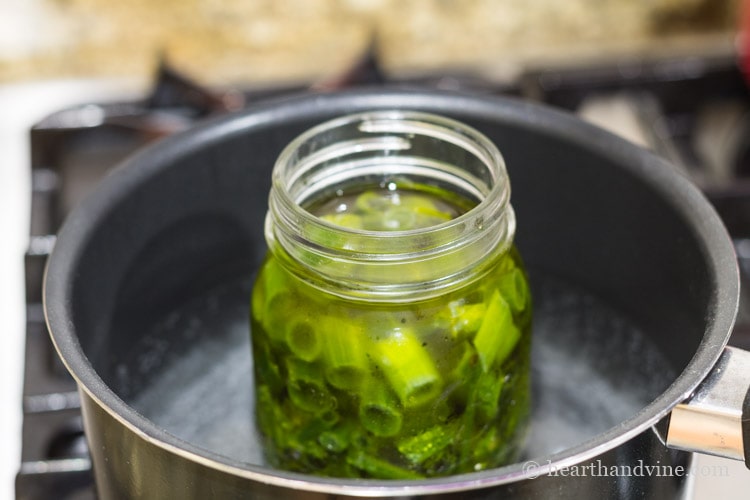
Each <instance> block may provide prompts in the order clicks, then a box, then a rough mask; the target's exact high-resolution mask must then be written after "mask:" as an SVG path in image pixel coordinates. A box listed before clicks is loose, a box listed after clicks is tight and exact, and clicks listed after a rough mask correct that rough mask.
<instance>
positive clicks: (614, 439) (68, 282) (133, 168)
mask: <svg viewBox="0 0 750 500" xmlns="http://www.w3.org/2000/svg"><path fill="white" fill-rule="evenodd" d="M386 108H399V109H414V110H423V111H429V112H430V113H436V114H447V115H448V116H452V115H455V114H458V115H470V116H472V117H475V118H480V119H481V118H484V119H487V120H500V121H503V122H512V123H513V124H514V126H519V127H527V128H534V129H535V130H540V131H542V132H543V133H545V134H548V135H551V136H554V137H557V138H563V139H565V140H566V141H570V142H574V143H577V144H580V145H581V146H585V148H587V149H593V150H595V151H597V152H599V153H600V154H602V155H605V154H606V155H608V156H609V157H612V158H614V159H615V160H616V161H617V163H618V164H619V165H620V166H622V167H623V168H626V169H628V170H631V171H632V172H633V175H635V176H637V177H638V178H639V179H640V180H642V181H643V182H645V183H647V184H648V185H649V186H650V187H652V188H653V189H655V190H656V191H657V192H658V193H660V194H661V195H662V196H664V197H665V199H667V200H668V201H669V202H670V203H671V204H672V206H673V208H674V209H675V210H676V211H678V212H679V213H680V215H681V216H682V217H683V218H684V219H685V220H686V221H687V222H688V223H689V224H690V225H691V226H692V228H693V229H694V231H695V233H696V235H697V237H698V240H699V242H700V244H702V245H703V248H702V251H703V252H704V254H705V256H706V260H707V263H708V264H709V266H710V271H711V272H712V273H713V276H712V277H713V279H714V280H715V281H716V294H715V296H714V297H713V298H712V300H713V303H714V308H713V310H714V314H713V315H712V316H711V317H710V318H708V328H707V330H706V332H705V333H704V336H703V338H702V340H701V343H700V344H699V346H698V348H697V350H696V352H695V354H694V356H693V358H692V360H691V361H690V362H689V363H688V365H687V366H686V368H685V369H684V370H683V372H682V373H681V374H679V375H678V376H677V378H676V379H675V380H674V381H673V383H672V384H671V385H670V386H669V387H668V388H667V389H666V390H665V391H664V392H662V394H660V395H659V396H658V397H656V398H655V399H654V400H653V401H652V402H651V403H650V404H648V405H647V406H645V407H644V408H642V409H641V410H640V411H639V412H638V413H637V414H635V415H633V416H632V417H630V418H628V419H627V420H625V421H623V422H622V423H620V424H618V425H616V426H614V427H612V428H610V429H609V430H607V431H605V432H603V433H600V434H599V435H597V436H595V437H593V438H591V439H589V440H587V441H585V442H583V443H580V444H578V445H576V446H574V447H571V448H568V449H566V450H563V451H561V452H558V453H554V454H549V455H546V456H542V457H538V458H534V459H532V460H533V461H527V462H525V463H521V462H519V463H515V464H511V465H507V466H504V467H500V468H497V469H489V470H485V471H481V472H473V473H467V474H461V475H454V476H447V477H441V478H432V479H423V480H417V481H413V480H412V481H404V480H362V479H356V480H353V479H340V478H320V477H313V476H309V475H305V474H300V473H292V472H286V471H279V470H276V469H271V468H267V467H262V466H259V465H252V464H247V463H243V462H241V461H237V460H233V459H230V458H227V457H224V456H221V455H218V454H216V453H213V452H210V451H208V450H205V449H202V448H199V447H197V446H195V445H193V444H191V443H189V442H187V441H184V440H182V439H179V438H177V437H175V436H173V435H172V434H170V433H168V432H167V431H165V430H163V429H161V428H159V427H158V426H156V425H155V424H154V423H152V422H151V421H150V420H148V419H147V418H145V417H144V416H142V415H140V414H139V413H138V412H137V411H135V410H134V409H133V408H132V407H130V406H129V405H128V404H127V403H125V402H124V401H123V400H122V399H121V398H120V397H119V396H118V395H117V394H115V392H114V391H112V390H111V389H110V388H109V387H108V386H107V385H106V384H105V383H104V381H103V380H102V379H101V378H100V377H99V375H98V374H97V373H96V372H95V370H94V368H93V367H92V365H91V364H90V362H89V361H88V359H87V357H86V355H85V354H84V352H83V350H82V349H81V347H80V344H79V343H78V340H77V336H76V328H75V326H74V323H73V318H74V315H73V310H72V300H71V294H72V290H73V287H72V283H73V280H74V279H75V274H76V268H77V264H78V262H79V260H80V259H81V255H82V254H83V250H84V248H85V246H86V244H87V241H88V240H89V238H90V237H91V236H92V234H93V232H94V229H95V228H96V227H97V226H98V224H99V221H100V220H102V218H103V217H105V215H106V214H107V212H109V211H110V210H112V209H113V208H114V207H115V206H117V204H118V203H119V202H120V201H121V200H123V199H125V198H126V197H127V196H128V193H129V192H130V191H132V190H133V189H135V188H137V187H138V186H139V185H141V184H143V183H146V182H148V181H149V179H150V178H152V177H154V176H156V175H157V174H158V173H159V172H160V171H162V170H164V169H166V168H169V165H170V164H171V163H172V161H173V160H174V159H177V158H180V157H184V156H187V155H190V154H192V152H193V151H194V150H196V149H198V148H200V147H203V146H205V145H206V144H211V143H214V142H218V141H220V140H222V139H223V138H224V137H226V136H227V135H236V134H242V133H245V132H248V131H251V130H253V129H262V128H264V127H267V126H272V125H273V124H275V123H284V122H285V121H287V120H294V119H299V118H302V117H315V116H321V115H325V114H330V113H331V110H340V114H348V113H352V112H356V111H365V110H375V109H386ZM321 121H322V120H321ZM43 297H44V310H45V317H46V321H47V327H48V330H49V331H50V334H51V337H52V340H53V343H54V344H55V347H56V349H57V351H58V353H59V355H60V357H61V358H62V360H63V363H64V364H65V366H66V367H67V369H68V371H69V372H70V373H71V374H72V375H73V377H74V378H75V380H76V382H77V384H78V386H79V389H80V390H81V391H82V392H85V395H86V396H88V397H89V398H91V399H92V400H93V401H95V402H96V404H98V405H99V406H100V407H101V408H103V409H104V410H105V411H107V412H108V413H109V414H110V415H111V416H112V417H113V418H114V419H116V420H117V421H119V422H120V423H121V424H122V425H124V426H125V427H126V428H128V429H129V430H131V431H132V432H134V433H135V434H136V435H138V436H139V437H140V438H142V439H144V440H145V441H147V442H149V443H152V444H154V445H156V446H159V447H161V448H163V449H165V450H167V451H168V452H171V453H174V454H176V455H179V456H182V457H183V458H185V459H187V460H190V461H192V462H195V463H198V464H200V465H203V466H206V467H210V468H212V469H216V470H219V471H222V472H225V473H227V474H230V475H233V476H239V477H243V478H246V479H249V480H253V481H257V482H261V483H266V484H271V485H275V486H280V487H288V488H294V489H298V490H305V491H314V492H320V493H329V494H343V495H355V496H370V497H383V496H396V495H425V494H434V493H446V492H453V491H463V490H471V489H478V488H485V487H491V486H496V485H500V484H506V483H511V482H516V481H521V480H525V479H534V478H536V477H538V476H540V475H545V474H547V473H550V472H553V471H555V470H560V469H563V468H565V467H570V466H572V465H575V464H578V463H580V462H582V461H584V460H589V459H592V458H594V457H596V456H599V455H601V454H602V453H604V452H606V451H608V450H611V449H613V448H615V447H617V446H619V445H620V444H622V443H625V442H627V441H629V440H630V439H632V438H634V437H635V436H637V435H638V434H640V433H642V432H644V431H646V430H648V429H649V428H650V427H652V426H653V425H655V424H656V423H657V422H659V421H660V420H661V419H662V418H664V417H665V416H666V415H667V414H668V413H669V412H670V411H671V409H672V408H673V407H674V406H675V405H677V404H678V403H680V402H682V401H683V400H685V399H687V398H688V397H689V396H690V394H691V393H692V392H693V391H694V390H695V389H696V387H697V386H698V384H699V383H700V382H701V381H702V380H703V379H704V378H706V376H707V375H708V374H709V372H710V371H711V369H712V368H713V366H714V364H716V362H717V360H718V359H719V356H720V355H721V353H722V350H723V348H724V346H725V345H726V343H727V341H728V339H729V336H730V334H731V331H732V327H733V325H734V320H735V317H736V314H737V308H738V304H739V271H738V267H737V262H736V257H735V253H734V248H733V245H732V242H731V240H730V238H729V235H728V234H727V232H726V229H725V228H724V225H723V223H722V221H721V219H720V218H719V216H718V215H717V214H716V212H715V211H714V209H713V208H712V207H711V205H710V204H709V203H708V201H707V200H706V199H705V197H704V196H703V194H702V193H701V192H700V191H699V190H698V188H697V187H695V186H694V185H693V184H692V183H691V182H690V181H689V180H688V179H686V178H685V177H683V176H682V175H680V174H678V173H677V172H676V171H675V168H674V167H673V166H672V165H670V164H669V163H668V162H666V161H665V160H663V159H661V158H659V157H657V156H656V155H654V154H652V153H650V152H648V151H646V150H643V149H641V148H639V147H637V146H635V145H633V144H631V143H629V142H627V141H625V140H624V139H621V138H619V137H617V136H615V135H613V134H611V133H609V132H606V131H604V130H602V129H599V128H598V127H595V126H593V125H590V124H587V123H585V122H583V121H581V120H579V119H577V118H575V117H574V116H573V115H571V114H569V113H566V112H563V111H558V110H554V109H551V108H549V107H546V106H543V105H539V104H533V103H529V102H526V101H521V100H519V99H515V98H508V97H498V96H476V95H468V94H463V93H456V92H447V91H435V90H404V89H388V88H386V89H384V88H382V87H381V88H377V89H365V90H354V91H345V92H338V93H329V94H310V93H304V94H301V95H298V96H293V97H286V98H282V99H274V100H269V101H266V102H264V103H261V104H258V105H256V106H254V107H252V108H249V109H247V110H244V111H242V112H239V113H235V114H231V115H228V116H223V117H220V118H218V119H214V120H211V121H209V122H207V123H205V124H203V125H202V126H198V127H195V128H193V129H190V130H188V131H186V132H182V133H180V134H176V135H174V136H171V137H168V138H166V139H164V140H162V141H159V142H158V143H156V144H154V145H151V146H148V147H146V148H144V149H143V150H142V151H141V152H139V153H137V154H135V155H134V156H132V157H131V158H130V159H128V160H126V161H125V162H124V163H123V164H122V165H121V166H119V167H118V168H116V169H115V170H114V171H113V172H112V173H111V174H110V175H109V176H107V178H105V179H104V180H103V181H102V182H101V183H100V184H99V186H98V187H97V189H96V190H95V192H94V193H93V194H92V195H91V196H89V197H88V198H87V199H86V200H84V201H83V202H82V203H81V204H80V205H79V206H78V207H76V208H75V209H74V211H73V212H72V213H71V215H70V216H69V217H68V219H67V220H66V222H65V224H64V226H63V228H62V229H61V230H60V232H59V236H58V238H57V243H56V245H55V249H54V251H53V252H52V255H51V256H50V258H49V260H48V264H47V268H46V271H45V279H44V293H43Z"/></svg>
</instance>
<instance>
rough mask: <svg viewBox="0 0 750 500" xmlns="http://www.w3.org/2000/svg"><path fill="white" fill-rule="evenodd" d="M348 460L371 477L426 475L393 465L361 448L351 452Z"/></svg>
mask: <svg viewBox="0 0 750 500" xmlns="http://www.w3.org/2000/svg"><path fill="white" fill-rule="evenodd" d="M346 461H347V463H348V464H349V465H351V466H352V467H355V468H357V469H359V470H361V471H363V472H366V473H367V474H368V475H369V476H370V477H376V478H380V479H422V478H423V477H424V476H423V475H421V474H419V473H418V472H414V471H411V470H409V469H405V468H403V467H399V466H397V465H393V464H392V463H390V462H387V461H385V460H382V459H380V458H376V457H374V456H372V455H368V454H367V453H365V452H363V451H361V450H357V451H354V452H353V453H351V454H350V455H349V456H348V457H347V458H346Z"/></svg>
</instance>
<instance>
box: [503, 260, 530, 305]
mask: <svg viewBox="0 0 750 500" xmlns="http://www.w3.org/2000/svg"><path fill="white" fill-rule="evenodd" d="M498 289H499V290H500V295H502V296H503V298H504V299H505V301H506V302H507V303H508V305H510V308H511V309H512V310H513V312H514V313H518V312H521V311H523V310H524V309H525V308H526V305H527V304H528V303H529V286H528V283H527V281H526V276H524V274H523V271H521V270H520V269H518V268H517V267H514V268H513V269H511V270H510V272H508V273H507V274H504V275H503V276H501V277H500V279H499V281H498Z"/></svg>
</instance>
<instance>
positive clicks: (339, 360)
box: [321, 318, 369, 391]
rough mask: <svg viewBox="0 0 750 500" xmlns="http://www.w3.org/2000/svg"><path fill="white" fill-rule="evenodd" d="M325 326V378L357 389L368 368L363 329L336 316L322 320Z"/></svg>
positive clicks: (349, 389)
mask: <svg viewBox="0 0 750 500" xmlns="http://www.w3.org/2000/svg"><path fill="white" fill-rule="evenodd" d="M321 324H322V325H324V328H325V340H324V342H323V359H324V360H325V366H326V368H325V375H326V380H328V383H329V384H331V385H332V386H334V387H336V388H337V389H343V390H347V391H353V390H356V389H357V388H358V387H359V386H361V385H362V382H363V381H364V379H365V377H366V376H367V372H368V370H369V366H368V361H367V355H366V353H365V345H364V339H365V335H364V332H363V331H362V330H361V329H360V328H357V327H355V326H354V325H352V324H351V323H345V322H342V321H338V322H337V321H335V320H334V319H333V318H326V319H324V320H323V321H321Z"/></svg>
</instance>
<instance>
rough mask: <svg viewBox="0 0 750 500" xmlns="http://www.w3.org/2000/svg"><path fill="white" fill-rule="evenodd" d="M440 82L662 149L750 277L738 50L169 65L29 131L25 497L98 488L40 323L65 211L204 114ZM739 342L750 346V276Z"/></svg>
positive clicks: (747, 151)
mask: <svg viewBox="0 0 750 500" xmlns="http://www.w3.org/2000/svg"><path fill="white" fill-rule="evenodd" d="M383 84H388V85H391V86H406V87H417V88H444V89H456V90H463V91H468V92H472V93H483V94H492V95H510V96H517V97H520V98H523V99H528V100H532V101H537V102H542V103H546V104H548V105H551V106H556V107H559V108H562V109H565V110H568V111H571V112H576V113H579V114H580V115H581V116H582V117H584V118H585V119H588V120H591V121H593V122H596V123H600V124H602V125H603V126H606V127H608V128H611V129H613V130H614V131H615V132H617V133H620V134H623V135H625V136H626V137H628V138H630V139H631V140H633V141H635V142H637V143H639V144H641V145H643V146H644V147H647V148H650V149H652V150H654V151H656V152H657V153H658V154H661V155H663V156H665V157H667V158H668V159H669V160H671V161H672V163H673V164H674V165H675V166H676V168H679V169H681V170H682V171H683V172H684V173H685V175H688V176H690V177H691V178H692V179H693V180H694V181H695V182H696V183H697V184H698V185H699V186H700V187H702V188H703V189H704V191H705V193H706V194H707V196H708V197H709V199H710V200H711V201H712V202H713V203H714V205H715V206H716V208H717V210H718V211H719V213H720V215H721V216H722V218H723V219H724V221H725V223H726V224H727V227H728V229H729V231H730V233H731V234H732V236H733V238H734V239H735V243H736V248H737V251H738V259H739V263H740V267H741V269H742V271H743V282H745V281H747V280H748V279H750V94H749V93H748V87H747V86H746V83H745V82H744V80H743V78H742V75H741V73H740V71H739V70H738V68H737V66H736V62H735V59H734V56H733V55H731V54H727V55H726V56H712V57H704V58H700V57H675V58H673V59H663V60H655V61H633V60H631V61H628V62H614V63H612V64H611V65H597V66H589V67H580V68H567V69H564V70H537V71H528V72H526V73H525V74H522V75H521V76H519V77H518V78H516V79H514V80H513V81H506V82H490V81H487V80H485V79H482V78H480V77H475V76H472V75H467V74H450V75H430V76H425V77H422V78H411V79H397V78H393V77H386V75H384V74H383V72H382V71H381V70H380V69H379V66H378V64H377V60H376V57H375V55H374V54H373V53H372V52H368V53H367V54H364V55H363V57H362V58H361V60H360V61H358V63H357V64H356V65H354V66H352V68H350V69H349V70H348V71H346V72H344V73H343V74H339V75H334V76H333V77H332V78H330V79H327V80H325V81H322V82H316V83H314V84H313V85H310V86H306V85H296V86H295V85H290V86H285V87H270V88H260V89H251V90H248V89H240V90H235V89H230V90H226V89H222V90H217V89H208V88H205V87H203V86H201V85H199V84H197V83H196V82H194V81H191V80H190V79H188V78H186V77H185V76H184V75H181V74H179V73H178V72H176V71H174V69H172V68H170V67H169V66H168V65H167V64H163V65H162V66H161V67H160V68H159V70H158V72H157V75H156V78H155V83H154V84H153V86H152V88H151V91H150V92H149V93H148V95H147V96H146V97H143V98H138V99H125V100H121V101H119V102H108V103H101V102H90V103H86V104H82V105H77V106H74V107H70V108H65V109H61V110H59V111H57V112H54V113H52V114H51V115H49V116H46V117H45V118H43V119H42V120H41V121H39V122H37V123H36V124H35V125H34V126H33V127H32V129H31V131H30V148H31V164H30V170H31V198H30V204H31V220H30V230H29V241H28V247H27V248H28V249H27V251H26V255H25V262H24V266H25V291H26V296H25V303H26V338H25V342H26V349H25V350H26V355H25V371H24V384H23V433H22V456H21V464H20V468H19V472H18V474H17V476H16V498H17V499H24V500H32V499H40V500H41V499H51V498H55V499H63V500H64V499H70V500H72V499H86V498H95V493H94V489H93V479H92V473H91V464H90V461H89V459H88V451H87V446H86V442H85V438H84V435H83V428H82V421H81V415H80V402H79V399H78V395H77V392H76V386H75V383H74V381H73V380H72V379H71V377H70V376H69V375H68V374H67V372H66V370H65V368H64V367H63V365H62V363H61V362H60V361H59V359H58V358H57V356H56V354H55V352H54V349H53V347H52V345H51V341H50V339H49V336H48V333H47V330H46V326H45V323H44V317H43V311H42V306H41V299H42V275H43V270H44V265H45V262H46V259H47V257H48V255H49V253H50V251H51V250H52V248H53V247H54V243H55V234H56V233H57V231H58V229H59V228H60V225H61V223H62V221H63V220H64V218H65V216H66V215H67V214H68V213H69V212H70V210H71V209H72V208H73V207H74V206H75V205H76V203H77V202H78V201H79V200H80V199H81V198H82V197H83V196H85V195H86V194H87V193H88V192H89V191H90V190H91V189H92V188H93V187H94V186H95V185H96V183H97V181H98V180H99V179H100V178H101V177H102V176H103V175H105V174H106V172H107V171H108V170H109V169H111V168H112V167H113V166H114V165H116V164H117V163H118V162H119V161H120V160H122V159H123V158H125V157H126V156H127V155H129V154H131V153H132V152H133V151H134V150H136V149H138V148H140V147H142V146H144V145H146V144H148V143H150V142H152V141H155V140H158V139H159V138H161V137H164V136H166V135H169V134H172V133H174V132H177V131H180V130H184V129H186V128H189V127H191V126H193V125H194V124H195V123H196V122H199V121H200V120H202V119H204V118H207V117H211V116H216V115H219V114H222V113H227V112H230V111H233V110H237V109H242V108H245V107H248V106H252V105H253V103H255V102H258V101H261V100H264V99H266V98H269V97H274V96H280V95H284V94H287V93H290V92H301V91H306V90H314V91H318V92H325V91H331V90H336V89H341V88H347V87H356V86H360V85H383ZM743 287H744V288H743V290H745V291H743V295H742V307H741V311H740V316H739V318H738V322H737V326H736V328H735V330H734V332H733V335H732V339H731V343H732V344H733V345H736V346H740V347H745V348H750V295H748V293H750V292H748V290H750V286H744V284H743Z"/></svg>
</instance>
